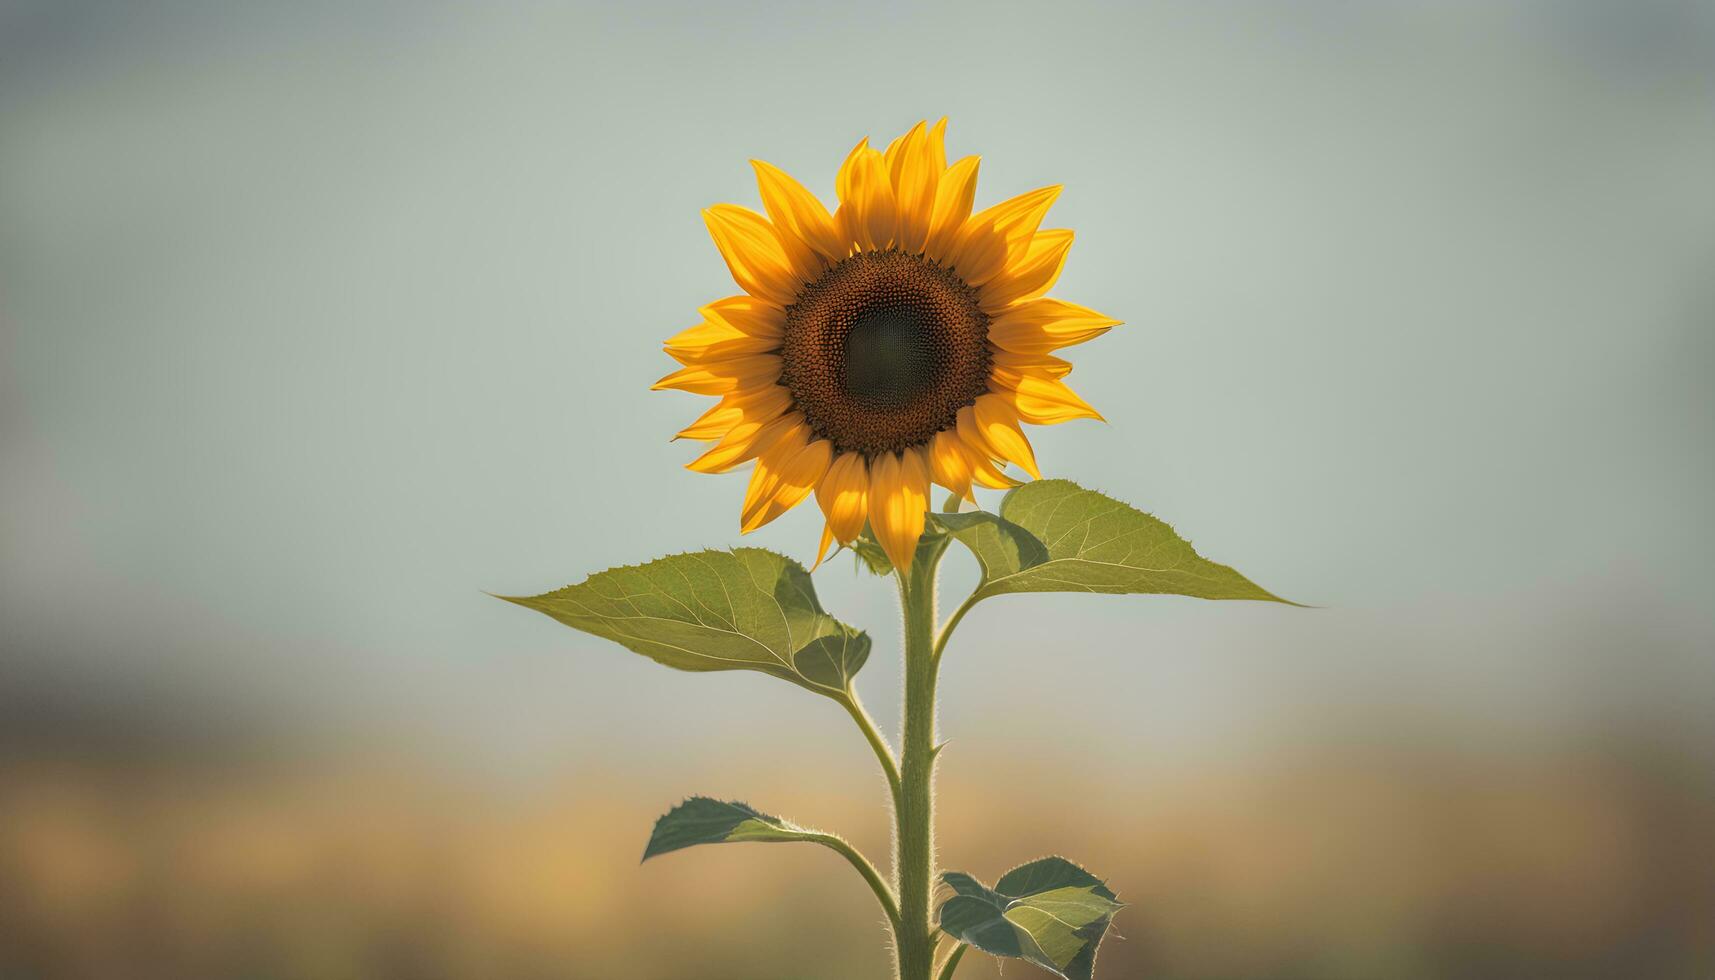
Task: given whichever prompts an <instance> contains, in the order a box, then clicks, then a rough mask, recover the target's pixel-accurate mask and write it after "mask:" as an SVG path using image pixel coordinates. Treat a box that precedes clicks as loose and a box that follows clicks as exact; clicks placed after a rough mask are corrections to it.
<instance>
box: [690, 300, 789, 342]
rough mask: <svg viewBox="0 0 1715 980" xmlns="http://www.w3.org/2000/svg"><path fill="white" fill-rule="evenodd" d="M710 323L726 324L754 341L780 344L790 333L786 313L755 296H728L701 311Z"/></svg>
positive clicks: (699, 310)
mask: <svg viewBox="0 0 1715 980" xmlns="http://www.w3.org/2000/svg"><path fill="white" fill-rule="evenodd" d="M697 312H698V313H701V314H702V315H703V319H705V320H707V321H709V322H710V323H720V324H725V325H726V326H729V327H731V328H733V329H734V330H737V331H738V332H739V333H742V334H746V335H748V336H751V337H768V338H771V339H774V340H779V339H780V336H781V334H782V333H783V332H784V331H785V329H786V311H785V310H783V309H781V308H780V307H779V305H778V304H775V303H770V302H768V301H767V300H765V299H759V298H757V297H755V296H728V297H727V298H726V299H717V300H715V301H714V302H713V303H710V304H709V305H707V306H704V307H702V308H700V309H698V310H697Z"/></svg>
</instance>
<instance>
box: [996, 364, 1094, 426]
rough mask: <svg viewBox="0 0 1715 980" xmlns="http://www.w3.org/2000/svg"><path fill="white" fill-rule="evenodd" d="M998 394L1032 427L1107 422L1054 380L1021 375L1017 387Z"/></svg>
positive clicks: (1064, 386)
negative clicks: (1078, 421) (1093, 420)
mask: <svg viewBox="0 0 1715 980" xmlns="http://www.w3.org/2000/svg"><path fill="white" fill-rule="evenodd" d="M997 394H999V395H1001V396H1002V397H1003V398H1006V399H1007V400H1008V401H1009V402H1011V404H1012V409H1013V412H1014V413H1015V414H1017V415H1018V417H1019V418H1020V419H1023V420H1024V421H1026V422H1029V423H1030V424H1031V425H1058V424H1059V423H1061V422H1070V421H1071V420H1073V419H1095V420H1096V421H1098V422H1105V421H1107V420H1106V419H1104V418H1102V413H1100V412H1098V411H1096V410H1095V409H1094V408H1091V407H1090V405H1089V403H1088V402H1086V401H1084V400H1083V399H1082V398H1079V397H1078V394H1077V392H1074V391H1073V390H1072V389H1071V388H1068V387H1067V386H1066V383H1065V382H1063V381H1058V380H1056V379H1053V378H1043V377H1039V376H1037V375H1034V374H1023V375H1019V376H1018V377H1017V384H1015V385H1012V386H1010V390H1003V391H1000V392H997Z"/></svg>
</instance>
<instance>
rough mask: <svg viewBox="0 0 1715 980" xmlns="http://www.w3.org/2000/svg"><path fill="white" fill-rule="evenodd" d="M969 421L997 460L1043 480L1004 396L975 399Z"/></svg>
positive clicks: (984, 396) (992, 394)
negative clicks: (1006, 462)
mask: <svg viewBox="0 0 1715 980" xmlns="http://www.w3.org/2000/svg"><path fill="white" fill-rule="evenodd" d="M971 419H972V421H974V422H975V423H976V429H977V432H979V433H981V435H982V437H983V441H984V442H986V443H987V444H988V448H989V449H992V450H993V451H994V455H995V456H996V457H997V458H999V459H1004V460H1006V461H1008V462H1011V463H1017V464H1018V466H1019V468H1020V469H1022V470H1024V472H1026V473H1029V474H1030V475H1031V476H1033V477H1035V478H1036V479H1038V480H1040V479H1042V471H1041V470H1039V469H1037V468H1036V453H1035V452H1033V451H1032V450H1031V448H1030V440H1029V439H1026V438H1025V437H1024V432H1023V430H1022V429H1020V428H1019V426H1018V413H1017V412H1015V411H1014V410H1013V408H1012V405H1011V404H1010V403H1009V402H1008V400H1007V399H1006V398H1005V397H1004V396H1002V395H997V394H994V393H993V392H990V393H989V394H986V395H982V396H980V397H978V398H977V401H976V404H974V405H972V406H971ZM960 435H963V433H962V432H961V433H960Z"/></svg>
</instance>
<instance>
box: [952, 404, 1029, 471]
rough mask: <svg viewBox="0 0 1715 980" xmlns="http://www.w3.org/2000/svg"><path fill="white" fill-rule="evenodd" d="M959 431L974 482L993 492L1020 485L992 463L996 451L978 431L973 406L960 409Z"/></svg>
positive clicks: (960, 443) (961, 446) (961, 445)
mask: <svg viewBox="0 0 1715 980" xmlns="http://www.w3.org/2000/svg"><path fill="white" fill-rule="evenodd" d="M957 431H958V435H959V448H961V449H963V450H964V451H965V457H966V459H967V460H968V461H969V462H970V464H971V479H972V480H974V481H975V482H977V483H980V484H982V485H983V486H985V487H988V488H989V489H991V490H1005V489H1008V488H1010V487H1016V486H1018V485H1019V483H1018V481H1017V480H1014V479H1013V478H1012V477H1010V476H1007V475H1006V474H1005V473H1002V472H1001V471H1000V469H999V468H998V467H996V466H995V465H994V463H993V462H992V459H993V457H994V455H995V453H994V450H993V449H991V448H989V444H988V440H987V439H984V438H983V434H982V433H981V432H980V431H978V430H977V420H976V415H975V412H974V410H973V409H972V407H971V406H969V405H966V406H965V407H964V408H961V409H959V415H958V428H957Z"/></svg>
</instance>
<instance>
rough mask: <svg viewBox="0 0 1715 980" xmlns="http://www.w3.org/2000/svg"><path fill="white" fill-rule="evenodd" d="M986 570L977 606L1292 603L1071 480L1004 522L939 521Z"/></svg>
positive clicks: (1029, 494) (1009, 510) (1008, 506)
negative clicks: (1075, 596) (988, 602)
mask: <svg viewBox="0 0 1715 980" xmlns="http://www.w3.org/2000/svg"><path fill="white" fill-rule="evenodd" d="M935 519H936V520H937V521H939V522H940V523H941V524H942V525H943V526H945V527H946V528H947V529H948V531H949V532H951V533H952V534H953V536H954V537H956V538H958V539H959V540H960V541H962V542H964V544H965V545H966V546H967V547H969V548H970V549H971V551H972V552H974V553H975V554H976V556H977V561H978V562H979V563H980V564H981V565H982V570H983V580H982V584H981V585H979V586H978V587H977V591H976V595H977V598H988V597H989V596H996V595H1006V594H1007V593H1012V592H1107V593H1148V594H1159V595H1183V596H1192V597H1194V598H1199V599H1260V600H1267V601H1270V602H1285V601H1286V600H1284V599H1281V598H1280V597H1278V596H1276V595H1274V594H1273V593H1271V592H1269V591H1268V590H1266V589H1264V588H1262V587H1261V586H1259V585H1257V584H1256V583H1254V582H1252V581H1251V580H1250V579H1248V578H1245V577H1244V576H1243V575H1240V574H1239V573H1238V572H1236V571H1234V570H1233V569H1231V568H1228V567H1227V566H1226V565H1219V564H1216V563H1215V562H1212V561H1209V560H1208V559H1207V558H1204V557H1203V556H1201V555H1199V554H1197V552H1196V551H1195V550H1194V549H1193V548H1192V547H1191V544H1190V542H1188V541H1186V540H1185V539H1184V538H1181V537H1180V536H1179V535H1178V534H1176V533H1174V531H1173V528H1171V527H1169V526H1168V525H1167V524H1165V523H1163V522H1162V521H1159V520H1157V519H1155V518H1154V517H1151V516H1150V515H1148V514H1145V513H1144V512H1143V511H1140V510H1138V509H1136V508H1134V507H1131V506H1129V505H1127V504H1123V503H1120V502H1119V501H1117V500H1114V499H1113V498H1111V497H1108V496H1106V495H1104V494H1100V493H1097V492H1096V491H1094V490H1085V489H1084V488H1083V487H1080V486H1078V485H1077V484H1076V483H1073V482H1071V481H1070V480H1037V481H1036V482H1034V483H1027V484H1025V485H1024V486H1022V487H1019V488H1017V489H1015V490H1012V491H1010V492H1008V493H1007V495H1006V497H1005V499H1003V500H1002V501H1001V505H1000V514H999V515H998V516H996V515H992V514H982V513H970V514H937V515H936V516H935Z"/></svg>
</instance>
